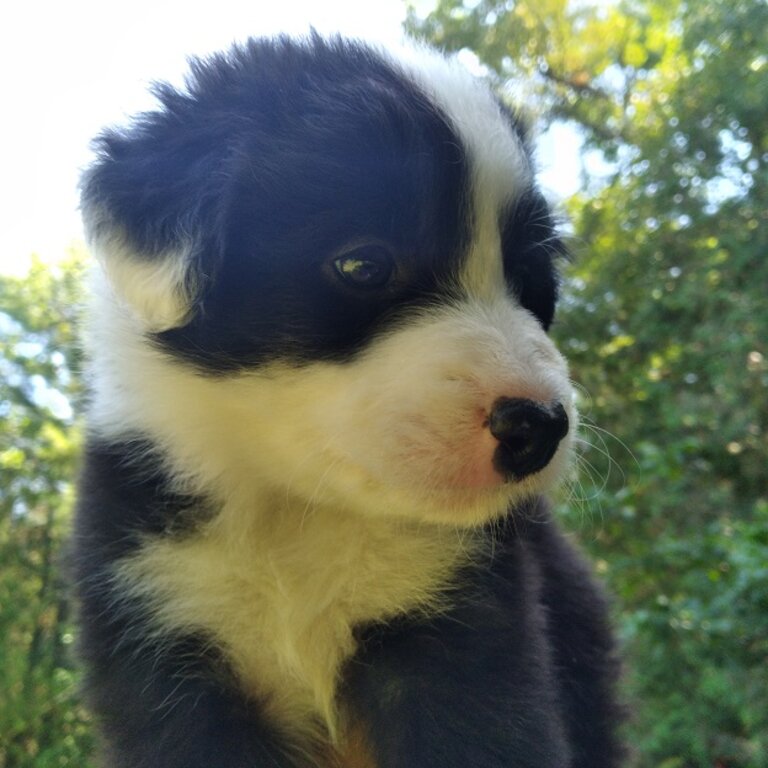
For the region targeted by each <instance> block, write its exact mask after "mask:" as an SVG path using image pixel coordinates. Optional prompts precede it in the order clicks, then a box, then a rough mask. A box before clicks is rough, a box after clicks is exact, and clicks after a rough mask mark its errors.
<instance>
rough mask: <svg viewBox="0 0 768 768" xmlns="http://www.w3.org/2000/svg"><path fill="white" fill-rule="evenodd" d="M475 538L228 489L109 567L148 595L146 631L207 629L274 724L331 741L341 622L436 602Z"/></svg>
mask: <svg viewBox="0 0 768 768" xmlns="http://www.w3.org/2000/svg"><path fill="white" fill-rule="evenodd" d="M475 547H476V542H475V538H474V536H473V535H472V534H471V533H469V532H467V531H466V530H459V529H454V528H449V527H446V526H436V525H432V524H427V523H419V522H416V521H413V522H412V521H406V520H403V519H396V518H365V517H362V516H360V515H356V514H347V513H343V512H340V511H337V510H333V509H327V508H320V509H317V508H315V509H313V510H312V511H311V512H309V511H307V510H305V509H304V508H303V507H301V506H290V505H289V504H287V503H286V500H285V499H284V498H283V499H280V498H272V499H269V498H260V499H252V500H250V506H249V502H248V501H247V500H244V499H237V500H235V499H231V500H229V501H228V502H227V503H226V504H225V505H224V507H223V508H222V510H221V512H220V514H219V515H218V516H216V517H215V518H214V519H213V520H212V521H211V522H210V523H208V524H207V525H205V526H204V527H203V528H202V529H201V530H200V531H199V532H198V533H196V534H195V535H193V536H190V537H188V538H186V539H182V540H173V539H159V540H153V541H151V542H148V543H147V544H146V545H145V546H144V547H143V549H142V550H141V551H140V552H139V554H137V555H135V556H132V557H130V558H129V559H127V560H125V561H123V563H122V564H121V566H120V568H119V571H118V578H119V579H120V580H121V581H122V582H123V586H124V587H125V589H126V592H127V594H132V595H140V596H141V597H142V598H143V599H145V600H146V601H148V603H149V605H150V606H151V610H152V612H153V616H154V620H155V623H156V631H157V632H158V633H160V634H162V633H164V632H165V631H169V630H175V631H178V630H182V631H185V630H190V631H197V632H199V631H202V632H205V633H206V634H208V635H209V636H210V637H211V638H212V639H213V640H214V641H215V642H216V644H217V645H218V646H219V647H221V648H222V649H223V650H224V652H225V654H226V655H227V657H228V658H229V660H230V661H231V663H232V664H233V665H234V667H235V668H236V670H237V672H238V675H239V677H240V679H241V680H242V681H243V684H244V687H245V689H246V692H247V693H248V694H249V695H251V696H254V697H256V698H258V699H260V700H262V701H263V702H264V704H265V705H266V709H267V712H268V713H269V714H270V715H271V717H272V718H273V719H274V720H275V721H276V722H277V723H278V724H279V725H280V726H282V727H283V728H286V729H289V730H291V731H296V730H299V731H303V732H304V735H305V736H312V735H321V734H320V733H313V731H317V729H318V727H319V728H322V729H323V730H325V731H326V734H325V736H326V738H328V736H330V738H331V740H332V741H334V742H335V741H337V740H338V737H339V735H340V732H341V731H343V728H344V724H343V713H341V715H340V713H339V712H338V710H337V702H336V685H337V681H338V676H339V672H340V668H341V665H342V664H343V663H344V661H345V660H346V659H348V658H349V657H350V656H351V655H352V654H353V652H354V650H355V640H354V638H353V634H352V629H353V626H355V625H357V624H359V623H361V622H365V621H368V620H384V619H387V618H389V617H392V616H393V615H396V614H398V613H401V612H404V611H413V610H424V611H430V612H434V611H439V610H440V609H441V607H442V606H444V605H445V601H446V600H448V599H449V596H448V595H447V594H446V589H447V588H448V587H449V586H450V584H451V582H452V577H453V575H454V573H455V570H456V568H457V567H458V566H459V565H461V564H462V563H464V562H466V561H467V559H468V558H471V557H472V554H473V551H474V550H475Z"/></svg>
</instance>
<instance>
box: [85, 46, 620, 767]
mask: <svg viewBox="0 0 768 768" xmlns="http://www.w3.org/2000/svg"><path fill="white" fill-rule="evenodd" d="M156 95H157V97H158V99H159V102H160V106H159V108H158V109H157V111H153V112H149V113H146V114H143V115H141V116H139V117H138V118H137V119H136V120H135V122H133V123H132V124H131V125H130V126H129V127H127V128H125V129H124V130H112V131H108V132H106V133H105V134H103V135H102V136H101V138H100V139H99V140H98V158H97V160H96V162H95V164H94V165H93V167H92V168H91V169H90V171H89V172H88V173H87V174H86V175H85V177H84V181H83V196H82V201H83V211H84V218H85V222H86V227H87V231H88V236H89V240H90V243H91V247H92V249H93V251H94V252H95V254H96V256H97V257H98V261H99V264H100V270H99V272H98V273H97V274H96V275H95V278H94V287H93V299H92V302H91V310H90V313H89V320H88V323H87V333H86V337H87V338H86V343H87V349H88V353H89V356H90V367H89V385H90V390H91V393H92V395H91V403H90V413H89V429H88V438H87V446H86V450H85V459H84V470H83V474H82V479H81V483H80V490H79V504H78V509H77V516H76V529H75V570H76V583H77V589H78V593H79V599H80V603H81V617H82V638H81V648H82V653H83V657H84V660H85V662H86V666H87V682H86V688H87V695H88V698H89V701H90V705H91V707H92V708H93V711H94V713H95V714H96V716H97V718H98V723H99V726H100V729H101V733H102V735H103V742H104V752H105V755H104V764H105V765H108V766H113V767H114V768H153V767H157V768H195V767H199V768H213V767H216V768H235V767H237V768H262V767H266V766H270V767H271V768H309V767H310V766H321V767H322V768H341V767H344V768H428V767H429V768H459V767H461V768H469V767H472V768H502V767H504V768H509V767H510V766H515V767H516V768H517V767H521V768H522V767H523V766H526V767H529V768H565V767H566V766H571V767H572V768H576V767H579V766H580V767H583V768H587V767H589V768H600V767H603V766H605V767H607V766H614V765H616V764H617V762H618V760H619V757H618V755H619V749H618V747H617V743H616V740H615V738H614V725H615V722H616V720H617V718H618V709H617V707H616V704H615V702H614V696H613V684H614V679H615V668H616V664H615V662H614V656H613V646H612V641H611V637H610V634H609V631H608V628H607V623H606V617H605V614H606V609H605V604H604V600H603V598H602V597H601V594H600V592H599V590H598V589H597V588H596V587H595V586H594V584H593V582H592V580H591V577H590V575H589V572H588V569H587V568H586V567H585V565H584V564H583V563H582V561H581V560H580V558H579V557H578V556H577V555H576V554H575V553H574V552H573V551H572V549H571V548H570V546H569V545H568V544H567V543H566V541H565V540H564V538H563V537H562V536H561V535H560V534H559V533H558V532H557V530H556V528H555V526H554V524H553V522H552V521H551V519H550V515H549V512H548V509H547V505H546V503H545V502H544V501H543V500H542V496H541V494H543V493H545V492H546V491H547V490H548V489H550V488H551V486H552V485H553V484H554V483H555V482H556V481H557V479H558V478H559V477H560V476H561V475H562V474H563V471H564V468H565V467H566V466H567V462H568V453H569V449H570V446H571V442H572V439H573V433H574V429H575V425H576V421H577V415H576V413H575V411H574V406H573V398H572V389H571V385H570V383H569V379H568V370H567V367H566V363H565V361H564V360H563V358H562V357H561V355H560V354H559V353H558V351H557V350H556V349H555V346H554V345H553V343H552V342H551V341H550V339H549V338H548V336H547V329H548V328H549V326H550V324H551V323H552V319H553V314H554V309H555V300H556V294H557V287H558V281H557V275H556V270H555V266H556V265H555V262H556V261H557V257H558V256H560V255H561V253H562V250H563V249H562V246H561V244H560V241H559V240H558V238H557V235H556V233H555V231H554V227H553V221H552V217H551V214H550V212H549V209H548V207H547V204H546V202H545V201H544V199H543V197H542V195H541V193H540V192H539V191H538V190H537V188H536V185H535V181H534V172H533V169H532V165H531V159H530V153H529V149H528V147H527V145H526V132H525V127H524V125H522V124H521V122H520V121H519V120H518V118H517V117H515V115H513V114H511V113H510V112H509V111H508V110H506V109H505V108H504V107H502V106H501V104H500V103H499V101H497V100H496V98H494V96H493V95H492V94H491V92H490V91H489V90H488V89H487V87H486V86H485V85H484V84H482V83H481V82H479V81H477V80H476V79H474V78H473V77H471V76H470V75H469V74H468V73H467V72H466V71H464V70H463V69H462V68H461V67H460V66H458V65H457V64H456V63H455V62H453V61H448V60H445V59H444V58H442V57H440V56H438V55H437V54H435V53H432V52H429V51H426V50H411V51H404V52H401V53H398V54H391V53H385V52H383V51H381V50H379V49H377V48H373V47H369V46H367V45H364V44H362V43H358V42H350V41H344V40H342V39H330V40H328V39H322V38H320V37H317V36H313V37H311V38H309V39H307V40H299V41H297V40H291V39H287V38H278V39H270V40H251V41H249V42H248V43H246V44H245V45H243V46H241V47H236V48H233V49H232V50H231V51H230V52H229V53H226V54H223V55H217V56H213V57H211V58H209V59H205V60H198V61H195V62H194V63H193V64H192V72H191V75H190V77H189V79H188V83H187V87H186V90H176V89H174V88H172V87H170V86H168V85H161V86H158V87H157V89H156Z"/></svg>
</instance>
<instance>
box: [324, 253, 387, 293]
mask: <svg viewBox="0 0 768 768" xmlns="http://www.w3.org/2000/svg"><path fill="white" fill-rule="evenodd" d="M333 266H334V267H335V269H336V272H337V274H338V275H339V276H340V277H341V279H342V280H344V282H345V283H347V284H348V285H351V286H354V287H355V288H383V287H384V286H385V285H386V284H387V283H388V282H389V280H390V278H391V277H392V274H393V272H394V271H395V260H394V258H393V257H392V254H391V253H390V252H389V250H387V248H386V247H384V246H383V245H363V246H359V247H357V248H354V249H352V250H350V251H348V252H347V253H345V254H344V255H343V256H339V258H337V259H336V260H335V261H334V262H333Z"/></svg>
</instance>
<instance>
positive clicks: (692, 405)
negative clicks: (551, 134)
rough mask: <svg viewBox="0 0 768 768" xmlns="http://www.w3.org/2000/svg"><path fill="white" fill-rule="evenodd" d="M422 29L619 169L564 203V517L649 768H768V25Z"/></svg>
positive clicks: (689, 9) (656, 4)
mask: <svg viewBox="0 0 768 768" xmlns="http://www.w3.org/2000/svg"><path fill="white" fill-rule="evenodd" d="M409 23H410V26H411V28H412V29H413V30H415V31H416V32H417V33H419V34H421V35H423V36H426V37H427V38H428V39H429V40H431V41H432V42H435V43H437V44H439V45H441V46H442V47H444V48H447V49H449V50H454V51H464V54H463V55H465V56H466V55H467V52H472V53H473V55H474V56H475V57H476V59H477V61H478V62H479V63H480V64H482V65H484V66H485V67H487V68H488V69H489V70H490V72H491V74H492V76H494V77H496V78H497V79H498V82H499V85H500V87H501V88H502V91H506V92H508V93H510V94H512V96H513V97H514V98H515V100H516V101H518V102H519V101H520V100H521V99H522V101H523V104H524V105H525V104H528V105H530V104H536V105H537V110H538V111H540V112H541V115H540V116H541V117H543V118H544V119H546V120H549V121H550V122H558V121H559V122H567V123H568V124H570V125H571V126H572V127H573V128H574V129H575V130H577V131H578V133H579V135H580V136H581V137H582V140H583V143H584V152H585V154H586V156H587V157H588V158H589V159H591V161H592V162H591V164H590V167H593V168H595V167H596V168H599V169H601V173H600V175H599V176H595V175H594V174H593V175H592V176H587V175H586V174H585V178H584V184H583V192H582V193H580V194H578V195H576V196H575V197H574V198H573V199H571V200H570V201H569V202H568V208H569V211H568V212H569V215H570V219H571V220H572V222H573V228H574V234H575V237H574V249H573V250H574V252H575V258H574V262H573V263H572V264H571V265H570V267H569V268H568V269H567V275H566V285H565V286H564V293H565V296H564V301H563V302H562V306H561V310H560V314H559V322H558V326H557V328H556V329H555V335H556V336H557V338H558V341H559V343H560V345H561V347H562V348H563V350H564V351H565V352H566V354H567V355H568V357H569V358H570V361H571V364H572V372H573V375H574V377H575V379H576V381H577V383H578V384H579V385H580V391H581V394H582V398H581V399H582V403H581V407H582V410H583V411H584V413H585V422H586V423H585V427H584V429H583V437H584V441H583V444H582V446H581V454H580V466H581V470H582V472H581V487H580V488H575V489H573V490H572V494H571V495H572V499H571V503H570V504H569V505H568V506H565V507H564V509H563V514H564V515H566V516H567V517H570V519H571V521H572V522H573V524H574V527H576V528H577V530H579V531H580V533H581V535H582V537H583V538H586V539H588V541H587V542H586V543H587V545H588V546H589V548H590V550H591V551H592V554H593V555H595V557H596V558H597V559H598V564H599V566H600V568H599V570H600V571H602V573H603V575H604V576H605V578H606V579H607V581H608V582H609V585H610V588H611V589H612V590H613V592H614V594H616V595H617V598H618V601H617V602H618V607H619V610H620V615H619V617H618V620H619V622H620V627H621V629H622V633H623V638H624V640H625V644H626V650H627V656H628V658H629V660H630V661H629V670H628V673H627V688H628V691H627V695H628V696H629V698H630V699H631V701H632V703H633V707H634V710H635V717H634V721H633V722H632V724H631V726H630V728H629V729H628V737H629V741H630V742H631V744H632V745H633V747H634V749H635V752H636V754H635V757H634V763H635V764H636V765H637V766H643V767H644V768H645V767H646V766H648V767H649V768H650V766H654V767H657V766H663V768H684V767H686V768H687V767H688V766H691V767H693V766H718V767H719V768H725V767H726V766H729V767H731V766H733V767H734V768H735V767H736V766H739V767H740V768H741V767H743V768H759V767H764V766H768V663H767V662H768V423H767V422H768V349H767V346H768V259H767V258H766V257H767V256H768V226H766V225H767V224H768V4H766V3H765V2H764V0H708V1H707V2H690V1H689V2H681V0H629V1H628V2H620V3H616V4H606V3H590V2H566V0H507V1H506V2H493V1H491V0H481V1H480V2H468V3H465V4H462V3H461V2H458V0H440V2H439V3H438V5H437V7H436V8H435V10H434V11H433V12H432V13H431V14H429V15H428V16H427V17H426V18H419V17H418V16H417V15H416V14H415V13H414V12H411V14H410V21H409ZM468 58H470V60H471V59H472V56H469V57H468ZM520 83H525V87H521V85H520ZM596 160H598V161H599V162H596ZM604 430H610V432H606V431H604ZM613 435H615V436H616V437H613ZM609 455H610V457H609ZM590 477H591V481H590V479H589V478H590ZM585 478H586V479H585ZM574 501H575V502H577V503H576V504H573V502H574ZM574 508H575V510H576V511H575V512H574V511H573V510H574ZM569 510H571V511H569ZM585 512H586V513H587V514H586V515H585ZM585 517H586V518H587V520H586V521H585V519H584V518H585ZM590 517H591V518H592V520H589V518H590ZM589 539H593V540H591V541H590V540H589Z"/></svg>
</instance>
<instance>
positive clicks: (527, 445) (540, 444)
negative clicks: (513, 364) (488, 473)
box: [488, 397, 568, 480]
mask: <svg viewBox="0 0 768 768" xmlns="http://www.w3.org/2000/svg"><path fill="white" fill-rule="evenodd" d="M488 428H489V429H490V431H491V434H492V435H493V436H494V437H495V438H496V439H497V440H498V441H499V445H498V446H497V448H496V451H495V452H494V455H493V466H494V469H496V471H497V472H499V473H500V474H502V475H503V476H504V477H506V478H507V479H508V480H522V479H523V478H524V477H527V476H528V475H532V474H534V473H535V472H538V471H539V470H541V469H544V467H546V466H547V464H549V462H550V461H551V460H552V457H553V456H554V455H555V452H556V451H557V447H558V445H559V444H560V441H561V440H562V439H563V438H564V437H565V436H566V435H567V434H568V414H567V413H566V412H565V408H563V405H562V403H559V402H557V401H555V402H551V403H537V402H536V401H534V400H527V399H524V398H509V397H502V398H499V399H498V400H497V401H496V402H495V403H494V405H493V408H492V409H491V413H490V415H489V417H488Z"/></svg>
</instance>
